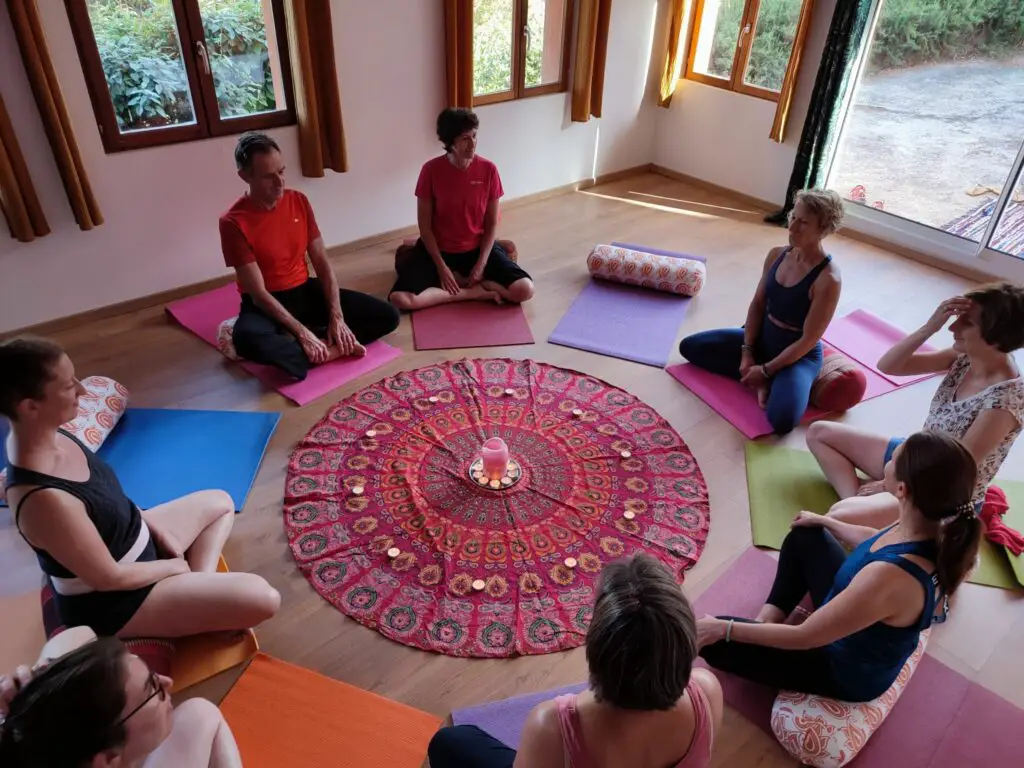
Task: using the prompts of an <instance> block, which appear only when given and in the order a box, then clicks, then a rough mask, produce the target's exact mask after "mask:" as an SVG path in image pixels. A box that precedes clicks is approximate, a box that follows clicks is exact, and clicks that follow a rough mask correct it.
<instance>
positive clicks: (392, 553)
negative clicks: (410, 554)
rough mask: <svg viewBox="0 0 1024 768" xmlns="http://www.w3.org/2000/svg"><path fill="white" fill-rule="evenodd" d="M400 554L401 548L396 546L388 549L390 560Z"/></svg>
mask: <svg viewBox="0 0 1024 768" xmlns="http://www.w3.org/2000/svg"><path fill="white" fill-rule="evenodd" d="M400 554H402V550H400V549H399V548H398V547H392V548H391V549H389V550H388V557H390V558H391V559H392V560H394V559H395V558H396V557H398V556H399V555H400Z"/></svg>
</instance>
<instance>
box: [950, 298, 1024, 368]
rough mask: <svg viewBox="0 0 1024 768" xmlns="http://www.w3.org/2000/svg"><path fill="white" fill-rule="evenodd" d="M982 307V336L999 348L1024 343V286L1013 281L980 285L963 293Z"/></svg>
mask: <svg viewBox="0 0 1024 768" xmlns="http://www.w3.org/2000/svg"><path fill="white" fill-rule="evenodd" d="M964 295H965V297H966V298H968V299H970V300H971V301H973V302H974V303H975V304H977V305H978V306H979V307H981V323H980V326H979V330H980V331H981V338H983V339H984V340H985V342H986V343H988V344H990V345H991V346H993V347H995V348H996V349H998V350H999V351H1000V352H1013V351H1015V350H1018V349H1020V348H1021V347H1024V288H1021V287H1020V286H1019V285H1014V284H1013V283H992V284H991V285H983V286H981V287H980V288H975V289H974V290H973V291H968V292H967V293H966V294H964Z"/></svg>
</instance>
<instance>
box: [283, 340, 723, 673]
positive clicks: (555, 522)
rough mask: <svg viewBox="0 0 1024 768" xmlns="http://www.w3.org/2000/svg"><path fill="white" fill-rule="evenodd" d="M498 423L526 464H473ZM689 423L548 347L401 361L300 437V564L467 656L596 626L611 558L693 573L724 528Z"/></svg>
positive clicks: (550, 647) (337, 591)
mask: <svg viewBox="0 0 1024 768" xmlns="http://www.w3.org/2000/svg"><path fill="white" fill-rule="evenodd" d="M491 437H500V438H502V439H503V440H504V441H505V442H506V443H507V445H508V448H509V453H510V456H511V458H512V459H513V460H514V461H515V462H517V463H518V466H519V467H520V469H521V473H522V474H521V477H519V479H518V480H517V482H516V483H515V484H514V485H513V486H511V487H507V488H506V487H502V488H499V489H497V490H492V489H491V488H490V487H481V486H480V485H479V484H478V483H477V482H475V481H474V479H473V473H472V472H471V471H470V467H471V465H473V463H474V462H475V461H476V460H477V459H478V458H479V457H480V455H481V446H482V444H483V443H484V441H485V440H487V439H488V438H491ZM708 512H709V508H708V493H707V486H706V484H705V482H704V478H703V476H702V475H701V472H700V469H699V468H698V467H697V463H696V461H695V460H694V457H693V454H692V453H690V450H689V449H688V448H687V447H686V444H685V443H684V442H683V440H682V438H681V437H680V436H679V435H678V434H677V433H676V431H675V430H674V429H672V427H671V426H669V424H668V423H667V422H666V421H665V420H664V419H663V418H661V417H660V416H659V415H658V413H657V412H656V411H655V410H654V409H653V408H651V407H650V406H648V405H645V404H644V403H642V402H641V401H639V400H638V399H637V398H636V397H634V396H633V395H631V394H629V393H628V392H624V391H623V390H621V389H616V388H615V387H612V386H610V385H609V384H606V383H605V382H603V381H600V380H598V379H595V378H593V377H590V376H585V375H583V374H580V373H576V372H575V371H569V370H566V369H563V368H557V367H555V366H551V365H547V364H544V363H538V362H534V361H532V360H523V361H520V360H503V359H492V360H462V361H459V362H449V363H444V364H442V365H437V366H431V367H427V368H420V369H418V370H415V371H408V372H405V373H401V374H398V375H397V376H392V377H390V378H386V379H384V380H382V381H379V382H377V383H376V384H373V385H371V386H369V387H366V388H365V389H362V390H360V391H359V392H357V393H355V394H354V395H352V396H351V397H348V398H346V399H345V400H342V401H341V402H339V403H337V404H336V405H335V406H334V407H333V408H332V409H331V411H330V412H329V413H328V414H327V416H326V417H325V418H324V419H323V420H322V421H321V422H320V423H319V424H317V425H316V426H315V427H313V429H312V430H311V431H310V433H309V434H308V435H307V436H306V437H305V439H304V440H303V441H302V442H301V443H299V445H298V447H297V448H296V449H295V452H294V454H293V455H292V457H291V461H290V463H289V467H288V479H287V483H286V489H285V506H284V514H285V528H286V532H287V536H288V541H289V545H290V547H291V550H292V554H293V555H294V556H295V559H296V561H297V562H298V565H299V569H300V570H301V571H302V572H303V573H304V574H305V576H306V578H308V579H309V581H310V583H311V584H312V585H313V587H314V589H316V590H317V592H319V593H320V594H321V595H322V596H323V597H324V598H325V599H327V600H328V601H329V602H330V603H331V604H332V605H334V606H336V607H337V608H338V609H340V610H341V611H343V612H344V613H346V614H348V615H349V616H351V617H352V618H354V619H356V620H357V621H360V622H362V623H363V624H365V625H367V626H369V627H371V628H373V629H376V630H377V631H379V632H380V633H381V634H383V635H385V636H386V637H389V638H391V639H393V640H397V641H398V642H400V643H404V644H406V645H411V646H414V647H416V648H422V649H426V650H432V651H438V652H440V653H447V654H450V655H453V656H477V657H485V656H486V657H501V656H513V655H519V654H535V653H548V652H551V651H559V650H564V649H566V648H573V647H576V646H578V645H580V644H581V643H582V642H583V639H584V636H585V633H586V630H587V626H588V625H589V623H590V615H591V605H592V603H593V598H594V589H595V584H596V580H597V576H598V573H599V572H600V571H601V567H602V565H603V564H604V563H606V562H609V561H611V560H614V559H616V558H618V557H620V556H622V555H625V554H629V553H631V552H635V551H639V550H643V551H646V552H649V553H651V554H652V555H654V556H655V557H657V558H659V559H660V560H662V561H663V562H665V563H666V564H667V565H668V566H669V567H670V568H671V570H672V571H673V573H674V574H675V575H676V577H677V578H678V579H679V580H680V581H682V579H683V572H684V571H685V570H687V569H688V568H691V567H693V565H694V564H695V563H696V562H697V558H698V557H699V556H700V553H701V550H702V549H703V548H704V542H705V540H706V539H707V534H708V524H709V518H708Z"/></svg>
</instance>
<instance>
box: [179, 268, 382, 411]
mask: <svg viewBox="0 0 1024 768" xmlns="http://www.w3.org/2000/svg"><path fill="white" fill-rule="evenodd" d="M239 301H240V300H239V296H238V288H236V287H235V285H234V284H233V283H231V284H229V285H225V286H223V287H221V288H217V289H216V290H213V291H208V292H207V293H201V294H199V295H198V296H190V297H189V298H187V299H182V300H181V301H176V302H174V303H173V304H169V305H167V312H168V314H170V316H171V317H173V318H174V319H175V320H177V321H178V322H179V323H181V324H182V325H183V326H184V327H185V328H187V329H188V330H190V331H192V333H194V334H195V335H196V336H198V337H199V338H200V339H202V340H203V341H205V342H206V343H207V344H210V345H211V346H213V347H215V348H216V347H217V329H218V328H219V327H220V324H221V323H222V322H224V321H225V320H227V319H228V318H229V317H234V316H236V315H237V314H238V307H239ZM400 354H402V352H401V350H399V349H395V348H394V347H392V346H391V345H390V344H385V343H384V342H383V341H375V342H374V343H373V344H370V345H369V346H368V347H367V348H366V356H365V357H353V358H349V359H347V360H335V361H334V362H333V363H327V364H326V365H320V366H317V367H316V368H312V369H311V370H310V371H309V374H308V375H307V376H306V379H305V381H295V380H294V379H293V378H291V377H290V376H288V375H287V374H286V373H284V372H283V371H279V370H278V369H276V368H272V367H270V366H267V365H258V364H257V363H248V362H242V363H241V366H242V367H243V368H244V369H245V370H247V371H248V372H249V373H251V374H252V375H253V376H255V377H256V378H257V379H259V380H260V382H262V383H263V385H264V386H267V387H270V388H271V389H276V390H277V391H278V392H280V393H281V394H282V395H284V396H285V397H287V398H288V399H289V400H291V401H292V402H294V403H296V404H298V405H306V403H311V402H313V401H314V400H316V399H317V398H318V397H321V396H322V395H325V394H327V393H328V392H330V391H331V390H332V389H336V388H337V387H340V386H341V385H343V384H345V383H347V382H349V381H351V380H352V379H355V378H358V377H359V376H362V375H363V374H364V373H369V372H370V371H372V370H374V369H375V368H379V367H380V366H382V365H384V363H387V362H390V361H391V360H394V359H395V358H396V357H398V356H399V355H400Z"/></svg>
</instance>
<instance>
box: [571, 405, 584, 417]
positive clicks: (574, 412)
mask: <svg viewBox="0 0 1024 768" xmlns="http://www.w3.org/2000/svg"><path fill="white" fill-rule="evenodd" d="M572 415H573V416H575V417H576V418H577V419H578V418H579V417H580V416H582V415H583V409H582V408H573V409H572Z"/></svg>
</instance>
